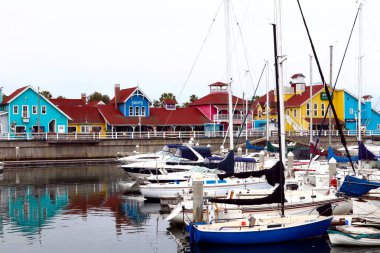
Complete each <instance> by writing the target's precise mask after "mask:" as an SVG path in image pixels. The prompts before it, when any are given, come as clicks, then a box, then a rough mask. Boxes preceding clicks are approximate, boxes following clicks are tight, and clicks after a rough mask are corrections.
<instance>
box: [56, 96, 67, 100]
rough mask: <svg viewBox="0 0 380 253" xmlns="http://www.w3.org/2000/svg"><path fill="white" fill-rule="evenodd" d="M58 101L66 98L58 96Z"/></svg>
mask: <svg viewBox="0 0 380 253" xmlns="http://www.w3.org/2000/svg"><path fill="white" fill-rule="evenodd" d="M57 99H65V97H64V96H58V97H57Z"/></svg>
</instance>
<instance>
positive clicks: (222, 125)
mask: <svg viewBox="0 0 380 253" xmlns="http://www.w3.org/2000/svg"><path fill="white" fill-rule="evenodd" d="M209 87H210V93H209V94H208V95H206V96H204V97H201V98H199V99H197V100H195V101H193V102H192V103H190V105H189V107H190V108H197V109H198V110H200V111H201V112H202V113H203V114H204V115H205V116H206V117H207V119H208V120H209V121H210V123H209V124H207V125H205V129H204V130H205V131H214V130H215V131H225V130H227V128H228V124H229V123H228V122H229V110H228V84H226V83H222V82H216V83H213V84H210V85H209ZM246 104H247V101H246V100H243V99H241V98H238V97H236V96H234V95H232V107H233V128H234V130H238V129H239V128H240V127H241V124H242V122H243V120H244V116H245V114H246V113H245V112H246ZM246 122H247V124H248V128H249V129H250V128H251V126H252V111H249V113H248V117H247V121H246Z"/></svg>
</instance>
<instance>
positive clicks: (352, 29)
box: [309, 8, 359, 167]
mask: <svg viewBox="0 0 380 253" xmlns="http://www.w3.org/2000/svg"><path fill="white" fill-rule="evenodd" d="M358 15H359V8H358V11H357V12H356V16H355V19H354V23H353V24H352V28H351V32H350V36H349V37H348V41H347V44H346V48H345V50H344V53H343V57H342V61H341V63H340V66H339V70H338V74H337V76H336V79H335V83H334V87H333V90H332V91H333V92H334V91H335V89H336V85H337V83H338V79H339V76H340V72H341V70H342V67H343V63H344V60H345V58H346V54H347V50H348V46H349V44H350V42H351V37H352V34H353V32H354V28H355V24H356V20H357V18H358ZM329 109H330V102H329V103H328V105H327V110H326V111H329ZM326 117H327V113H325V115H324V117H323V121H322V124H321V129H319V132H318V136H317V139H316V140H315V145H314V147H313V152H312V154H314V153H315V151H316V149H317V146H318V144H319V139H320V137H321V136H322V128H323V126H324V125H325V121H326ZM310 163H311V160H310ZM310 163H309V167H310Z"/></svg>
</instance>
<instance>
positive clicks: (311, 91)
mask: <svg viewBox="0 0 380 253" xmlns="http://www.w3.org/2000/svg"><path fill="white" fill-rule="evenodd" d="M309 59H310V100H309V118H310V122H309V132H310V133H309V135H310V143H312V142H313V109H312V108H313V56H312V55H309ZM315 148H316V147H315ZM312 156H313V154H310V159H311V158H312Z"/></svg>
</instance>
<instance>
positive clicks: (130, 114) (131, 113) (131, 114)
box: [129, 106, 133, 116]
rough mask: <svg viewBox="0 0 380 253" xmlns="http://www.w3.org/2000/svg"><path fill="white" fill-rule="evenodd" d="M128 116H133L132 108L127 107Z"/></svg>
mask: <svg viewBox="0 0 380 253" xmlns="http://www.w3.org/2000/svg"><path fill="white" fill-rule="evenodd" d="M129 116H133V106H130V107H129Z"/></svg>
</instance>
